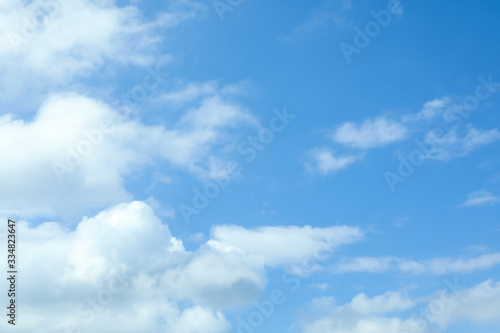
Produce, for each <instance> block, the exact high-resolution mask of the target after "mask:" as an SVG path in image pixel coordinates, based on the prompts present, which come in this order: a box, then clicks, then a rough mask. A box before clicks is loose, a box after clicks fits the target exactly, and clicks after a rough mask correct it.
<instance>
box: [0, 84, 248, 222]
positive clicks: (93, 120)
mask: <svg viewBox="0 0 500 333" xmlns="http://www.w3.org/2000/svg"><path fill="white" fill-rule="evenodd" d="M103 119H107V120H109V121H110V122H111V123H112V128H111V130H110V131H109V133H104V132H102V131H101V132H99V133H101V134H96V132H97V131H100V123H101V121H102V120H103ZM249 122H250V123H252V124H255V123H256V121H255V120H254V118H253V117H252V116H251V115H250V114H249V113H247V112H245V111H244V110H242V108H241V107H240V106H238V105H236V104H233V103H228V102H226V101H224V100H222V99H221V98H219V97H207V98H205V99H203V100H202V101H201V102H200V104H198V105H197V106H196V107H193V108H192V109H190V110H189V111H188V112H187V113H185V114H184V115H183V116H182V117H181V118H180V119H179V120H178V121H177V123H174V124H171V126H170V128H166V127H164V126H146V125H143V124H142V123H140V122H138V121H136V120H131V119H127V118H125V117H123V116H121V115H120V114H118V113H117V112H115V111H114V110H112V109H110V108H109V107H108V106H107V105H106V104H103V103H101V102H99V101H96V100H93V99H91V98H88V97H85V96H79V95H75V94H66V95H57V96H52V97H51V98H49V99H48V100H46V101H45V102H44V103H43V105H42V106H41V107H40V110H39V111H38V113H37V115H36V116H35V118H34V119H33V120H32V121H22V120H17V119H16V117H15V116H14V115H12V114H9V115H4V116H2V117H0V148H1V149H0V158H1V159H2V160H3V161H8V163H2V164H1V165H0V188H1V189H2V190H1V191H0V200H1V201H2V202H3V203H4V206H3V207H4V208H3V211H2V212H3V213H4V214H20V213H21V212H22V214H23V215H24V216H30V215H51V216H52V215H58V214H61V215H67V214H71V215H72V216H76V215H77V214H80V213H82V212H86V211H88V209H96V208H97V209H99V208H102V207H104V206H106V205H109V204H115V203H118V202H121V201H123V200H128V199H129V198H130V195H129V194H128V192H127V191H126V190H125V187H124V182H125V177H126V176H127V175H128V174H130V173H131V172H133V171H138V170H141V169H142V168H144V167H146V166H151V165H153V164H154V163H161V162H167V163H169V164H170V166H173V167H178V168H182V169H185V170H187V171H189V172H192V173H194V174H195V175H197V176H199V177H207V176H209V175H211V174H214V173H217V172H218V169H217V167H218V166H219V165H221V164H222V163H218V161H219V162H220V160H221V159H223V158H224V156H225V155H227V152H226V151H228V150H230V149H229V147H232V146H234V142H233V141H234V140H235V139H234V137H233V136H232V135H229V133H228V132H227V130H228V129H229V128H232V127H234V126H238V124H244V123H249ZM85 133H87V134H85ZM92 133H94V134H92ZM89 135H94V138H93V139H89V138H88V136H89ZM92 140H93V141H94V143H92ZM214 149H217V150H214ZM216 152H219V153H220V154H219V155H220V157H217V158H216V157H214V154H216ZM68 165H69V166H70V167H68ZM214 168H215V169H214ZM55 169H56V170H57V172H55V171H54V170H55ZM60 180H62V181H60ZM7 189H8V190H7Z"/></svg>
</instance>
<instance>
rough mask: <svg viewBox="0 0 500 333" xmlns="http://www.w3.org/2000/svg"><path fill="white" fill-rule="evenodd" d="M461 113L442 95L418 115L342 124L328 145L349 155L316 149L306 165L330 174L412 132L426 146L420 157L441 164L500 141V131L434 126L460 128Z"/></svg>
mask: <svg viewBox="0 0 500 333" xmlns="http://www.w3.org/2000/svg"><path fill="white" fill-rule="evenodd" d="M463 110H464V106H463V105H461V104H459V103H455V101H454V100H453V99H452V98H450V97H447V96H445V97H442V98H438V99H434V100H432V101H429V102H426V103H424V105H423V106H422V108H421V110H420V111H419V112H416V113H411V114H406V115H404V116H402V117H400V118H399V119H396V118H394V117H391V116H389V115H380V116H377V117H373V118H367V119H364V120H363V121H361V122H359V123H355V122H345V123H343V124H340V125H338V126H337V127H336V128H335V129H334V130H333V131H330V132H329V134H328V139H329V141H330V144H331V143H332V142H333V144H334V145H336V146H341V147H342V148H343V149H344V150H345V149H348V150H349V151H350V153H348V154H345V155H342V156H336V155H335V154H334V152H333V151H334V150H333V148H330V147H315V148H312V149H310V150H309V152H308V159H307V163H305V166H306V168H307V169H309V170H310V171H314V172H317V173H320V174H324V175H325V174H333V173H335V172H337V171H339V170H341V169H345V168H348V167H349V166H351V165H352V164H353V163H355V162H356V161H359V160H360V155H359V150H362V151H368V150H370V149H374V148H379V147H384V146H387V145H389V144H391V143H396V142H407V141H408V140H409V139H410V138H411V137H412V134H414V133H422V135H423V141H424V142H423V144H424V143H425V145H424V146H425V147H427V148H426V151H425V154H424V156H423V157H424V158H428V159H435V160H440V161H449V160H452V159H455V158H459V157H464V156H467V155H469V154H470V153H472V152H473V151H475V150H476V149H478V148H480V147H483V146H486V145H489V144H493V143H496V142H498V141H499V140H500V132H499V131H498V129H496V128H493V129H478V128H476V127H474V126H473V125H472V124H464V125H462V126H451V124H450V123H448V124H447V126H444V127H443V126H437V125H435V124H436V123H437V121H438V120H439V119H440V118H442V119H441V120H445V121H447V122H449V121H454V122H456V121H457V120H460V122H459V123H458V124H460V125H461V124H462V121H463V119H462V118H460V117H459V116H458V115H459V114H461V112H462V111H463ZM432 124H434V125H433V127H430V125H432ZM454 125H456V124H454ZM429 128H432V129H429ZM444 128H446V130H444ZM419 141H420V140H419Z"/></svg>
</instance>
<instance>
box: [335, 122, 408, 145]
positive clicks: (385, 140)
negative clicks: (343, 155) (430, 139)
mask: <svg viewBox="0 0 500 333" xmlns="http://www.w3.org/2000/svg"><path fill="white" fill-rule="evenodd" d="M407 136H408V130H407V129H406V127H405V126H404V125H402V124H401V123H399V122H397V121H395V120H391V119H388V118H387V117H379V118H375V119H368V120H365V121H363V123H362V124H359V125H357V124H355V123H351V122H347V123H344V124H343V125H341V126H339V128H337V130H336V131H335V133H334V134H333V140H334V141H335V142H337V143H341V144H344V145H347V146H351V147H354V148H360V149H367V148H374V147H380V146H384V145H386V144H389V143H391V142H396V141H401V140H404V139H406V137H407Z"/></svg>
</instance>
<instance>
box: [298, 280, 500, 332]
mask: <svg viewBox="0 0 500 333" xmlns="http://www.w3.org/2000/svg"><path fill="white" fill-rule="evenodd" d="M452 287H453V290H450V289H448V290H440V291H437V292H436V293H435V294H433V295H429V296H428V297H425V298H424V299H419V300H417V299H411V298H410V297H408V295H407V294H406V293H404V292H394V291H390V292H387V293H385V294H383V295H379V296H375V297H372V298H370V297H368V296H366V295H365V294H359V295H357V296H355V297H354V298H353V299H352V301H351V302H349V303H347V304H344V305H337V304H336V302H335V299H334V298H331V297H330V298H329V297H323V298H318V299H314V300H313V302H312V303H311V305H310V309H309V310H310V313H308V314H307V316H303V318H301V319H300V322H299V326H300V327H301V331H302V332H304V333H316V332H324V333H365V332H371V333H387V332H390V333H400V332H409V333H417V332H418V333H430V332H436V331H442V330H443V329H446V328H448V327H450V326H452V325H459V324H460V323H464V322H467V321H473V322H475V323H477V324H485V325H487V324H492V323H498V322H499V321H500V314H499V312H498V311H497V309H498V306H499V302H500V297H499V292H500V284H499V283H498V282H493V281H491V280H488V281H485V282H483V283H480V284H478V285H476V286H473V287H471V288H468V289H464V288H455V287H456V286H452Z"/></svg>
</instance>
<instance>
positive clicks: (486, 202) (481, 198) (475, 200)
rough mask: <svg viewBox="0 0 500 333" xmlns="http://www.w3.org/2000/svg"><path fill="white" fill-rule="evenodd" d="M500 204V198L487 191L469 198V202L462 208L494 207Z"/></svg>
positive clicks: (478, 192) (463, 204) (462, 205)
mask: <svg viewBox="0 0 500 333" xmlns="http://www.w3.org/2000/svg"><path fill="white" fill-rule="evenodd" d="M499 203H500V197H498V196H496V195H494V194H493V193H491V192H489V191H487V190H480V191H476V192H473V193H471V194H469V195H468V196H467V200H466V201H465V202H464V203H462V204H461V205H460V207H478V206H493V205H497V204H499Z"/></svg>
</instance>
